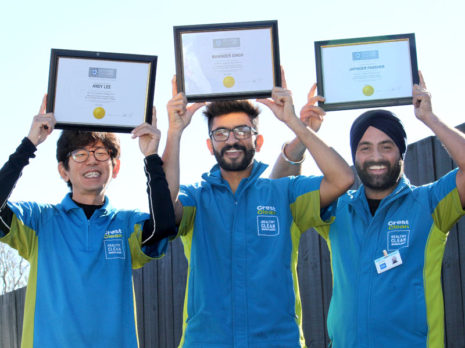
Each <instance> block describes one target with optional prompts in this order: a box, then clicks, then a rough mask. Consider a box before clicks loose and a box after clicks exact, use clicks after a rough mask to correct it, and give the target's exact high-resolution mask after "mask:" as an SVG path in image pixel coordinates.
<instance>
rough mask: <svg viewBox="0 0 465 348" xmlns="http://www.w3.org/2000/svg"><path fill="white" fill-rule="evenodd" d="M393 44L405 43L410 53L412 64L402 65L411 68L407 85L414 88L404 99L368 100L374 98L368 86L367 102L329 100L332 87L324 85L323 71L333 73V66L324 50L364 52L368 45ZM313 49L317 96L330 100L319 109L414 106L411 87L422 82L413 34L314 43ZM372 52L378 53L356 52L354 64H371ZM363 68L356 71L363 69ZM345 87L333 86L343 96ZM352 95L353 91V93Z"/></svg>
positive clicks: (333, 84)
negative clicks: (330, 70) (362, 60)
mask: <svg viewBox="0 0 465 348" xmlns="http://www.w3.org/2000/svg"><path fill="white" fill-rule="evenodd" d="M394 42H405V43H406V44H408V48H407V51H408V53H409V61H405V62H403V64H408V66H410V69H409V70H410V77H406V78H409V79H410V80H409V82H408V83H410V84H411V86H410V92H409V93H404V94H405V95H402V96H393V97H392V98H391V97H381V98H376V96H374V97H373V98H369V97H371V95H370V93H373V87H372V86H369V85H366V86H365V87H366V88H367V89H366V90H363V94H367V95H368V96H369V97H368V96H367V97H366V98H365V96H362V97H360V99H353V100H351V99H350V98H349V99H348V100H339V101H338V100H328V98H327V96H328V94H329V92H328V91H329V88H330V87H329V86H327V85H329V84H330V83H325V76H324V71H325V69H330V68H331V66H330V64H328V63H327V62H325V61H324V58H323V49H330V48H339V47H342V46H346V47H354V48H357V49H363V48H364V46H365V45H371V44H383V43H385V44H388V43H394ZM314 45H315V62H316V76H317V87H318V94H319V95H321V96H323V97H325V98H327V100H325V102H319V106H320V107H322V108H323V109H324V110H326V111H335V110H348V109H360V108H374V107H385V106H397V105H408V104H412V88H411V87H412V86H413V84H415V83H418V82H419V75H418V62H417V52H416V43H415V34H414V33H408V34H395V35H383V36H371V37H361V38H350V39H339V40H325V41H315V43H314ZM365 47H369V46H365ZM370 52H371V53H374V52H375V51H359V52H353V57H352V59H354V60H355V57H358V59H360V60H361V59H367V60H370V58H371V57H370V56H376V54H371V53H370ZM355 53H356V54H355ZM364 53H365V54H364ZM368 53H370V54H368ZM354 54H355V55H354ZM364 55H365V58H363V56H364ZM379 66H382V67H383V68H384V64H383V65H379ZM406 66H407V65H405V66H404V68H405V67H406ZM368 67H370V66H369V65H367V66H365V68H368ZM371 67H376V65H372V66H371ZM361 68H362V66H361V67H359V68H357V69H361ZM326 71H329V70H326ZM334 71H335V70H334ZM354 80H355V79H354ZM403 85H404V86H406V83H405V82H404V83H403ZM343 86H345V85H344V83H340V84H339V85H337V84H336V83H332V86H331V88H339V89H340V90H339V91H338V93H343V92H342V88H344V87H343ZM396 86H397V85H396ZM365 87H364V88H365ZM370 87H371V89H370ZM353 88H359V86H356V87H355V82H354V87H353ZM393 88H394V87H393ZM404 89H405V88H404ZM346 90H347V91H348V90H349V89H348V88H346ZM351 91H353V90H352V89H351Z"/></svg>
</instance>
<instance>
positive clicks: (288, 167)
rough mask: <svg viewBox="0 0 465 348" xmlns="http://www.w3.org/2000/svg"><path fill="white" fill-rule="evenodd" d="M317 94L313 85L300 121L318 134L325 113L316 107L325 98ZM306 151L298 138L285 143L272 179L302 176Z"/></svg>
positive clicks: (301, 112) (271, 176) (272, 172)
mask: <svg viewBox="0 0 465 348" xmlns="http://www.w3.org/2000/svg"><path fill="white" fill-rule="evenodd" d="M282 78H283V81H284V74H282ZM284 88H286V87H284ZM315 92H316V83H315V84H313V86H312V87H311V88H310V91H309V92H308V95H307V103H306V104H305V105H304V106H303V107H302V109H301V110H300V119H301V120H302V121H303V122H304V123H305V124H306V125H307V126H309V127H310V128H311V129H312V130H313V131H314V132H318V130H319V129H320V127H321V123H322V122H323V117H324V115H325V111H324V110H323V109H322V108H320V107H318V106H316V105H315V104H316V103H317V102H318V101H324V98H323V97H322V96H319V95H315ZM306 149H307V148H306V147H305V145H304V144H303V143H302V142H301V141H300V140H299V138H297V137H296V138H294V139H293V140H292V141H291V142H289V143H284V144H283V147H282V148H281V153H280V154H279V156H278V158H277V159H276V162H275V164H274V166H273V169H272V171H271V175H270V178H272V179H277V178H282V177H284V176H290V175H300V174H301V171H302V165H301V164H302V162H303V161H304V159H305V157H304V156H305V150H306Z"/></svg>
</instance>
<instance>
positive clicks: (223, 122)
mask: <svg viewBox="0 0 465 348" xmlns="http://www.w3.org/2000/svg"><path fill="white" fill-rule="evenodd" d="M239 126H248V127H250V128H254V126H253V124H252V122H251V120H250V117H249V116H248V115H247V114H246V113H245V112H232V113H228V114H225V115H221V116H216V117H215V118H214V119H213V120H212V124H211V130H212V132H214V131H216V130H218V129H221V128H224V129H229V130H232V129H234V128H236V127H239ZM262 143H263V137H262V136H261V135H255V134H251V136H250V137H248V138H246V139H237V138H236V136H235V135H234V132H233V131H230V133H229V137H228V138H227V139H226V140H225V141H216V140H215V138H214V137H211V138H210V139H208V140H207V146H208V148H209V150H210V153H211V154H212V155H214V156H215V158H216V160H217V161H218V164H219V166H220V167H221V169H222V170H225V171H234V172H240V171H244V170H247V169H250V168H251V166H252V163H253V158H254V155H255V151H260V148H261V145H262Z"/></svg>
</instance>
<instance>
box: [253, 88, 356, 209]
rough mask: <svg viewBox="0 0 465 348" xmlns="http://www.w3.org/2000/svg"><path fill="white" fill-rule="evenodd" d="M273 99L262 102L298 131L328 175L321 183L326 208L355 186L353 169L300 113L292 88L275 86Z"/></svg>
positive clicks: (321, 195) (292, 128) (324, 173)
mask: <svg viewBox="0 0 465 348" xmlns="http://www.w3.org/2000/svg"><path fill="white" fill-rule="evenodd" d="M272 99H273V100H269V99H261V100H259V102H261V103H263V104H265V105H267V106H268V107H269V108H270V109H271V110H272V111H273V113H274V114H275V115H276V117H277V118H278V119H279V120H281V121H282V122H284V123H285V124H286V125H287V126H288V127H289V128H290V129H291V130H292V131H293V132H294V133H295V134H296V136H297V138H299V140H300V141H301V142H302V143H303V144H304V145H305V147H306V149H308V150H309V152H310V154H311V155H312V157H313V158H314V159H315V162H316V164H317V165H318V167H319V168H320V170H321V171H322V173H323V175H324V178H323V180H322V182H321V185H320V205H321V207H322V208H324V207H326V206H328V205H329V204H330V203H331V202H333V201H334V200H335V199H337V198H338V197H339V196H340V195H342V194H343V193H344V192H345V191H346V190H347V189H349V187H350V186H351V185H352V183H353V181H354V175H353V173H352V170H351V169H350V167H349V165H348V164H347V163H346V162H345V161H344V159H343V158H342V157H341V156H339V154H338V153H337V152H336V151H334V150H333V149H331V148H330V147H329V146H328V145H326V144H325V143H324V142H323V141H322V140H321V139H320V138H319V137H318V136H317V135H316V133H315V132H314V131H313V130H311V129H309V128H307V127H306V125H305V124H304V123H303V122H302V121H301V120H300V119H299V118H298V117H297V116H296V114H295V111H294V105H293V102H292V97H291V93H290V91H289V90H287V89H285V88H280V87H275V88H274V89H273V93H272Z"/></svg>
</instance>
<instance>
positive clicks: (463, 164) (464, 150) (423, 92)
mask: <svg viewBox="0 0 465 348" xmlns="http://www.w3.org/2000/svg"><path fill="white" fill-rule="evenodd" d="M418 73H419V75H420V84H419V85H414V86H413V107H414V112H415V116H416V117H417V118H418V119H419V120H420V121H422V122H423V123H424V124H425V125H426V126H427V127H429V128H430V129H431V130H432V131H433V133H434V134H435V135H436V136H437V137H438V138H439V140H440V141H441V143H442V144H443V145H444V146H445V148H446V149H447V151H448V152H449V154H450V156H451V157H452V159H453V160H454V161H455V163H457V166H458V167H459V171H458V173H457V178H456V182H457V190H458V192H459V196H460V202H461V203H462V207H465V136H464V134H463V133H462V132H460V131H458V130H457V129H455V128H452V127H449V126H448V125H447V124H445V123H444V122H443V121H442V120H441V119H440V118H439V117H437V116H436V115H435V114H434V112H433V108H432V104H431V94H430V93H429V92H428V90H427V88H426V83H425V80H424V79H423V75H422V74H421V72H420V71H419V72H418Z"/></svg>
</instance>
